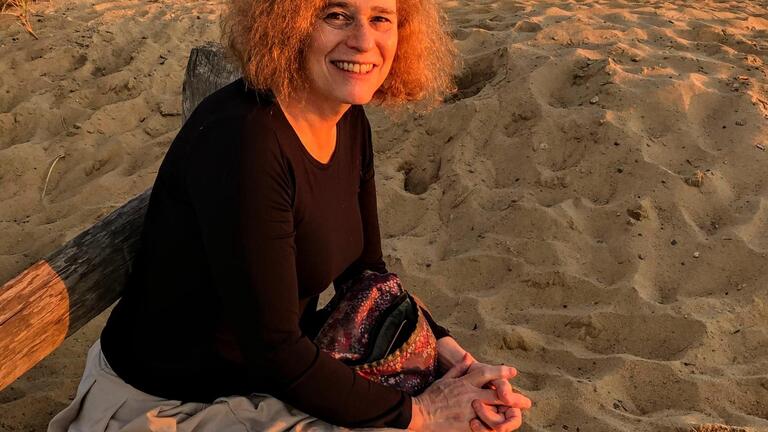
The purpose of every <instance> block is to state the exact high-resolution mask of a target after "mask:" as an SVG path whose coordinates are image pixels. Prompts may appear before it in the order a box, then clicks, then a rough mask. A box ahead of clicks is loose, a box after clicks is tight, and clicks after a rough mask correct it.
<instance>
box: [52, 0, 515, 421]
mask: <svg viewBox="0 0 768 432" xmlns="http://www.w3.org/2000/svg"><path fill="white" fill-rule="evenodd" d="M224 23H225V24H226V25H225V34H226V35H227V38H228V42H229V47H230V48H231V50H232V51H233V53H234V54H235V55H236V56H237V58H238V59H239V61H240V63H241V66H242V69H243V75H244V78H243V79H241V80H237V81H235V82H233V83H232V84H230V85H228V86H226V87H224V88H223V89H221V90H219V91H217V92H216V93H214V94H213V95H211V96H210V97H208V98H207V99H206V100H205V101H204V102H203V103H201V104H200V106H199V107H198V108H197V109H196V110H195V112H194V113H193V114H192V116H191V117H190V118H189V120H188V121H187V122H186V123H185V124H184V126H183V127H182V129H181V131H180V132H179V134H178V135H177V137H176V139H175V140H174V142H173V143H172V145H171V147H170V149H169V151H168V153H167V155H166V157H165V159H164V160H163V163H162V165H161V167H160V170H159V172H158V176H157V179H156V181H155V186H154V188H153V191H152V196H151V198H150V203H149V208H148V211H147V215H146V219H145V223H144V230H143V233H142V243H141V248H140V251H139V253H138V255H137V258H136V261H135V264H134V268H133V269H132V272H131V276H130V278H129V281H128V284H127V287H126V289H125V292H124V294H123V297H122V299H121V300H120V302H119V303H118V305H117V306H116V307H115V309H114V310H113V312H112V314H111V316H110V318H109V321H108V322H107V325H106V326H105V328H104V331H103V333H102V335H101V339H100V341H99V342H97V343H96V344H95V345H94V346H93V348H92V349H91V351H90V352H89V358H88V362H87V365H86V371H85V373H84V376H83V380H82V381H81V383H80V387H79V388H78V394H77V396H76V398H75V400H74V401H73V403H72V404H71V406H70V407H68V408H67V409H65V410H64V411H62V412H61V413H59V415H57V416H56V418H54V419H53V420H52V421H51V425H50V427H49V431H63V430H73V431H81V430H83V431H90V432H93V431H101V430H109V431H112V430H120V431H134V430H137V431H138V430H153V431H154V430H190V431H191V430H194V431H230V430H254V431H256V430H270V431H272V430H275V431H277V430H298V431H303V430H329V431H331V430H333V431H335V430H343V428H342V427H355V428H362V427H372V428H395V429H404V428H409V429H413V430H425V431H432V430H435V431H437V430H439V431H448V430H470V429H471V430H474V431H487V430H497V431H508V430H513V429H516V428H517V427H519V425H520V422H521V413H520V410H521V409H525V408H528V407H529V406H530V401H529V400H528V399H527V398H525V397H524V396H522V395H519V394H516V393H514V392H513V391H512V388H511V386H510V385H509V382H508V381H507V379H508V378H511V377H512V376H514V374H515V371H514V369H513V368H510V367H506V366H491V365H486V364H482V363H480V362H476V361H474V360H473V359H472V357H471V355H469V354H468V353H466V352H465V351H464V350H463V349H462V348H461V347H460V346H459V345H458V343H456V341H455V340H454V339H453V338H452V337H450V335H449V333H448V331H447V330H446V329H444V328H443V327H441V326H439V325H438V324H437V323H435V322H434V320H432V319H431V317H428V320H429V322H430V325H431V327H432V329H433V331H434V332H435V334H436V337H438V338H439V340H438V351H439V364H440V366H441V368H442V370H443V371H444V372H445V375H444V376H443V377H442V378H441V379H439V380H438V381H436V382H435V383H434V384H433V385H432V386H430V387H429V388H428V389H427V390H426V391H425V392H424V393H422V394H421V395H419V396H416V397H411V396H409V395H408V394H407V393H404V392H402V391H400V390H397V389H394V388H391V387H386V386H383V385H380V384H377V383H373V382H371V381H368V380H366V379H363V378H361V377H360V376H358V375H356V374H355V373H354V372H353V371H352V370H351V369H350V368H349V367H347V366H346V365H344V364H343V363H341V362H339V361H337V360H335V359H333V358H332V357H330V356H329V355H327V354H325V353H324V352H322V351H320V350H319V349H318V348H317V346H316V345H315V344H314V343H313V342H312V337H313V336H314V334H315V333H316V331H317V329H318V325H319V323H320V322H321V320H322V317H320V316H318V315H319V314H317V313H316V311H315V310H316V306H317V299H318V295H319V294H320V292H322V291H323V290H325V289H326V287H327V286H328V284H329V283H330V282H331V281H333V283H334V286H339V285H340V284H342V283H344V281H347V280H349V279H350V278H352V277H354V276H355V275H358V274H360V273H361V272H362V271H363V270H366V269H368V270H373V271H378V272H385V271H386V266H385V264H384V261H383V260H382V253H381V245H380V236H379V227H378V217H377V210H376V191H375V184H374V168H373V151H372V145H371V131H370V126H369V124H368V121H367V119H366V117H365V112H364V111H363V109H362V107H361V106H360V105H362V104H365V103H368V102H369V101H371V100H377V101H379V102H382V103H384V104H388V105H397V104H400V103H403V102H405V101H412V100H419V99H424V98H425V97H429V96H432V95H434V94H436V93H437V92H439V91H441V90H444V89H445V88H447V87H448V84H449V77H450V72H451V70H450V69H451V68H450V66H451V51H450V50H449V48H448V47H450V42H449V40H447V39H446V37H445V36H444V35H443V34H442V33H441V29H440V25H439V20H438V12H437V9H436V7H435V5H433V4H432V3H431V2H428V1H420V0H400V1H396V0H346V1H340V2H330V3H328V2H325V1H320V0H317V1H313V2H311V1H303V0H293V1H287V0H273V1H253V0H235V1H233V2H232V3H231V6H230V9H229V11H228V13H227V15H226V16H225V20H224ZM256 89H258V90H256ZM102 350H103V351H102ZM333 425H338V426H341V427H338V426H333Z"/></svg>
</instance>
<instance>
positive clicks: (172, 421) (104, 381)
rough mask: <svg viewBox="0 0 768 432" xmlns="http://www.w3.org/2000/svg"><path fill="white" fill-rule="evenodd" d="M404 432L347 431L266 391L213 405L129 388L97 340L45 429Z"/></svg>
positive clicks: (66, 431) (99, 431)
mask: <svg viewBox="0 0 768 432" xmlns="http://www.w3.org/2000/svg"><path fill="white" fill-rule="evenodd" d="M246 431H249V432H262V431H264V432H284V431H295V432H310V431H312V432H346V431H360V432H363V431H366V432H382V431H388V432H402V429H392V428H361V429H348V428H344V427H341V426H334V425H331V424H329V423H326V422H324V421H322V420H319V419H317V418H315V417H312V416H310V415H308V414H306V413H303V412H301V411H299V410H297V409H295V408H293V407H291V406H290V405H286V404H284V403H283V402H281V401H279V400H278V399H275V398H274V397H271V396H269V395H266V394H259V393H254V394H252V395H250V396H248V397H245V396H231V397H221V398H218V399H216V400H215V401H214V402H213V403H212V404H206V403H196V402H186V403H182V402H180V401H175V400H168V399H161V398H158V397H155V396H152V395H149V394H146V393H144V392H142V391H140V390H138V389H135V388H133V387H131V386H130V385H129V384H127V383H125V382H124V381H123V380H122V379H120V378H119V377H118V376H117V375H116V374H115V373H114V371H112V369H111V368H110V367H109V364H108V363H107V361H106V359H105V358H104V355H103V354H102V353H101V341H98V340H97V341H96V343H95V344H94V345H93V346H92V347H91V348H90V350H88V359H87V361H86V364H85V371H84V372H83V378H82V380H81V381H80V385H79V386H78V388H77V395H76V396H75V399H74V400H73V401H72V403H71V404H70V405H69V406H68V407H66V408H65V409H64V410H63V411H61V412H60V413H58V414H57V415H56V417H54V418H53V420H51V422H50V424H49V425H48V432H246Z"/></svg>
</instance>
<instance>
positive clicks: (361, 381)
mask: <svg viewBox="0 0 768 432" xmlns="http://www.w3.org/2000/svg"><path fill="white" fill-rule="evenodd" d="M251 117H255V118H245V120H244V126H242V127H241V130H240V134H236V133H235V134H234V135H233V133H232V129H234V128H233V127H231V126H232V125H230V127H219V128H214V129H213V130H209V132H208V134H207V137H208V138H207V140H208V141H211V142H209V143H207V144H206V145H208V146H224V145H227V144H225V142H226V141H225V142H222V141H221V140H223V139H227V137H230V139H237V140H238V141H239V143H240V148H239V150H238V151H237V152H235V153H234V154H235V155H236V156H235V157H236V158H237V160H236V161H231V162H230V163H231V165H230V166H232V167H233V168H232V171H233V172H231V173H225V174H222V175H224V176H231V184H233V185H235V188H234V189H235V191H234V192H233V196H232V199H231V202H232V203H233V207H232V209H233V211H234V213H235V214H234V215H233V217H231V218H222V216H221V214H222V213H226V212H227V209H226V207H224V208H217V207H218V206H217V203H220V202H227V200H224V201H222V200H221V198H220V197H221V196H224V195H226V191H218V193H217V191H216V190H209V191H208V192H207V193H204V192H199V193H198V194H197V195H198V196H197V197H196V198H194V199H193V203H194V204H193V205H194V206H195V209H196V212H197V214H198V217H199V219H200V224H201V229H202V231H203V240H204V243H205V245H204V246H205V249H206V254H207V257H208V260H209V262H210V264H211V269H212V278H213V280H214V281H215V284H216V288H217V293H218V296H219V298H220V301H221V304H222V305H223V306H222V307H223V308H224V310H223V311H222V312H223V313H224V314H227V316H228V317H229V319H230V320H231V322H232V323H233V325H234V327H235V337H236V340H237V343H238V346H239V348H240V350H241V352H242V354H243V357H244V358H245V361H246V367H247V371H248V377H247V379H248V382H249V384H251V386H250V387H251V388H253V391H255V392H264V393H268V394H270V395H272V396H274V397H276V398H278V399H280V400H281V401H283V402H285V403H287V404H289V405H291V406H293V407H295V408H297V409H299V410H301V411H303V412H306V413H307V414H310V415H312V416H314V417H317V418H319V419H321V420H324V421H326V422H329V423H331V424H335V425H339V426H345V427H353V428H354V427H394V428H401V429H405V428H407V426H408V424H409V423H410V420H411V397H410V396H409V395H408V394H407V393H405V392H402V391H400V390H398V389H395V388H392V387H387V386H384V385H381V384H378V383H374V382H372V381H370V380H367V379H365V378H363V377H361V376H359V375H357V374H356V373H355V372H354V371H353V370H352V369H351V368H349V367H348V366H346V365H345V364H343V363H342V362H341V361H339V360H336V359H334V358H332V357H331V356H330V355H328V354H327V353H325V352H324V351H322V350H320V349H319V348H318V347H317V345H315V343H314V342H313V341H312V340H310V339H309V338H308V337H307V335H305V334H303V333H302V331H301V328H300V319H301V317H300V316H299V314H300V312H299V311H300V307H299V298H298V278H297V274H296V260H295V258H296V253H297V251H296V244H295V238H294V237H295V230H294V221H293V210H292V208H293V207H292V206H293V195H294V194H293V188H294V186H293V185H294V181H293V175H292V173H291V171H290V167H289V164H288V163H287V160H286V159H285V157H284V155H283V153H282V151H281V148H280V145H279V141H278V138H277V136H276V135H275V134H274V132H273V129H272V128H271V127H270V125H269V123H268V122H267V121H266V120H264V119H262V118H261V117H260V116H251ZM199 163H200V164H205V163H214V161H209V162H205V161H200V162H199ZM208 182H214V183H215V179H208V180H207V181H205V180H203V181H199V180H198V181H197V183H196V184H198V185H199V184H205V183H208ZM225 184H230V183H226V182H225ZM201 188H203V189H204V187H201ZM228 224H231V225H232V227H231V228H229V227H227V225H228ZM227 236H229V241H230V242H231V243H227V241H226V240H223V239H226V238H227ZM230 244H231V247H232V248H233V249H234V251H235V254H234V259H231V260H225V259H222V258H221V257H228V256H231V254H229V253H227V251H222V250H221V248H226V247H230V246H229V245H230Z"/></svg>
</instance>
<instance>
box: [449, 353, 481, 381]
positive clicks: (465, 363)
mask: <svg viewBox="0 0 768 432" xmlns="http://www.w3.org/2000/svg"><path fill="white" fill-rule="evenodd" d="M473 361H474V360H473V359H472V356H470V355H469V353H464V356H463V357H462V358H461V360H460V361H459V362H458V363H456V364H455V365H453V366H452V367H451V368H450V369H448V372H446V373H445V375H443V378H458V377H460V376H463V375H464V374H465V373H467V369H469V366H470V365H471V364H472V362H473Z"/></svg>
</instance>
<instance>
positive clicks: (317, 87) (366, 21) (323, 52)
mask: <svg viewBox="0 0 768 432" xmlns="http://www.w3.org/2000/svg"><path fill="white" fill-rule="evenodd" d="M396 6H397V1H396V0H345V1H333V0H332V1H331V2H330V3H329V4H328V6H326V7H325V8H324V9H323V10H322V11H321V12H320V15H319V16H318V19H317V21H316V24H315V28H314V30H313V32H312V35H311V37H310V42H309V46H308V49H307V54H306V67H307V72H308V75H309V80H310V92H311V95H312V96H313V97H318V98H321V99H323V101H324V102H325V103H328V102H331V103H334V102H338V103H341V104H352V105H359V104H365V103H367V102H369V101H370V100H371V98H372V97H373V94H374V92H376V90H377V89H378V88H379V87H380V86H381V84H382V83H383V82H384V79H385V78H386V77H387V74H388V73H389V70H390V68H391V67H392V60H393V58H394V56H395V51H396V50H397V14H396Z"/></svg>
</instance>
